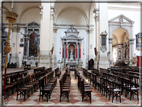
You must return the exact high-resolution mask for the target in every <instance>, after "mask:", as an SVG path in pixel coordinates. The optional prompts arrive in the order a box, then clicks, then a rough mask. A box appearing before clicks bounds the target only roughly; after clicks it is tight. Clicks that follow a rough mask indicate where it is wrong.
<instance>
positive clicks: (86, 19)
mask: <svg viewBox="0 0 142 107" xmlns="http://www.w3.org/2000/svg"><path fill="white" fill-rule="evenodd" d="M69 9H76V10H77V11H78V12H79V13H81V14H82V15H83V17H84V19H85V21H86V25H87V24H88V18H87V16H86V14H85V13H84V12H83V11H82V10H80V9H79V8H77V7H67V8H65V9H63V10H62V11H61V12H60V13H59V14H58V15H57V18H56V20H55V22H57V20H58V18H59V16H60V15H61V14H62V13H64V12H65V11H67V10H69Z"/></svg>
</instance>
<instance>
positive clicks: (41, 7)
mask: <svg viewBox="0 0 142 107" xmlns="http://www.w3.org/2000/svg"><path fill="white" fill-rule="evenodd" d="M39 8H40V9H41V11H40V15H41V19H43V6H39Z"/></svg>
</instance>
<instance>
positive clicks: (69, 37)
mask: <svg viewBox="0 0 142 107" xmlns="http://www.w3.org/2000/svg"><path fill="white" fill-rule="evenodd" d="M67 39H78V37H76V36H74V35H70V36H67Z"/></svg>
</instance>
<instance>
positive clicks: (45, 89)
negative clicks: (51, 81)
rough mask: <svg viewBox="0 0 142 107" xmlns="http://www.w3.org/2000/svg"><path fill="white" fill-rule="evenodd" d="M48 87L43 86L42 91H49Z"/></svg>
mask: <svg viewBox="0 0 142 107" xmlns="http://www.w3.org/2000/svg"><path fill="white" fill-rule="evenodd" d="M50 90H51V89H50V88H44V89H43V91H50Z"/></svg>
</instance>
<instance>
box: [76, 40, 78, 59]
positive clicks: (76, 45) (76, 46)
mask: <svg viewBox="0 0 142 107" xmlns="http://www.w3.org/2000/svg"><path fill="white" fill-rule="evenodd" d="M77 60H78V45H77V43H76V61H77Z"/></svg>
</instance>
